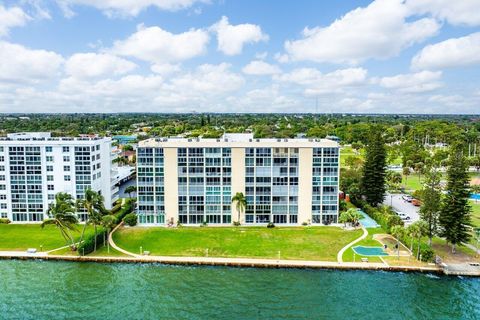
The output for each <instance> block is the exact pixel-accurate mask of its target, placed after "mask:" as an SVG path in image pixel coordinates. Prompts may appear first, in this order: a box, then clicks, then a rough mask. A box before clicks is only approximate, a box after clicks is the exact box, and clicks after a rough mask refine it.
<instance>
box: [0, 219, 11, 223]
mask: <svg viewBox="0 0 480 320" xmlns="http://www.w3.org/2000/svg"><path fill="white" fill-rule="evenodd" d="M10 222H11V221H10V219H8V218H0V224H9V223H10Z"/></svg>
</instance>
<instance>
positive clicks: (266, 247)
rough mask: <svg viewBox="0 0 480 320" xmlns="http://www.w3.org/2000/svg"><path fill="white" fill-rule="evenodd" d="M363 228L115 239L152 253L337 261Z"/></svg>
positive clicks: (138, 231) (123, 233) (187, 232)
mask: <svg viewBox="0 0 480 320" xmlns="http://www.w3.org/2000/svg"><path fill="white" fill-rule="evenodd" d="M361 233H362V231H361V230H356V231H344V230H342V229H341V228H338V227H295V228H287V227H285V228H283V227H282V228H279V227H276V228H272V229H268V228H265V227H246V228H245V227H238V228H235V227H226V228H220V227H216V228H211V227H205V228H179V229H166V228H143V227H142V228H141V227H136V228H123V229H121V230H119V231H117V232H116V233H115V234H114V241H115V242H116V244H117V245H118V246H120V247H122V248H123V249H126V250H128V251H130V252H135V253H139V251H140V246H141V247H142V248H143V250H148V251H150V252H151V254H152V255H164V256H197V257H198V256H206V251H207V250H206V249H208V256H210V257H248V258H269V259H276V258H278V252H279V251H280V258H281V259H302V260H324V261H336V256H337V253H338V251H340V249H341V248H342V247H344V246H345V245H346V244H348V243H349V242H351V241H353V240H354V239H356V238H358V237H359V236H360V235H361Z"/></svg>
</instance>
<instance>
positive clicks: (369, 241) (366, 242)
mask: <svg viewBox="0 0 480 320" xmlns="http://www.w3.org/2000/svg"><path fill="white" fill-rule="evenodd" d="M367 231H368V236H367V237H366V238H365V239H363V240H362V241H360V242H357V243H355V244H354V245H353V247H355V246H367V247H381V246H382V244H381V243H380V242H378V241H377V240H374V239H373V235H374V234H378V233H386V232H385V230H383V229H382V228H368V229H367ZM353 254H354V252H353V249H352V247H350V248H348V249H347V250H346V251H345V252H344V253H343V257H342V259H343V261H344V262H353V258H354V257H353ZM362 257H364V256H361V255H358V254H355V260H356V262H359V261H361V260H360V259H361V258H362ZM365 258H368V262H382V260H381V259H380V258H378V257H365Z"/></svg>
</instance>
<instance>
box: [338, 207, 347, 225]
mask: <svg viewBox="0 0 480 320" xmlns="http://www.w3.org/2000/svg"><path fill="white" fill-rule="evenodd" d="M349 221H350V217H349V215H348V211H345V212H342V213H341V214H340V217H339V218H338V222H340V223H343V226H344V228H346V227H347V222H349Z"/></svg>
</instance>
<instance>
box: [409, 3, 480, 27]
mask: <svg viewBox="0 0 480 320" xmlns="http://www.w3.org/2000/svg"><path fill="white" fill-rule="evenodd" d="M406 5H407V7H408V8H409V10H411V11H412V13H416V14H431V15H432V16H434V17H436V18H438V19H441V20H446V21H448V23H450V24H452V25H467V26H478V25H480V14H479V12H480V2H479V1H478V0H456V1H452V0H407V2H406Z"/></svg>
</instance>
